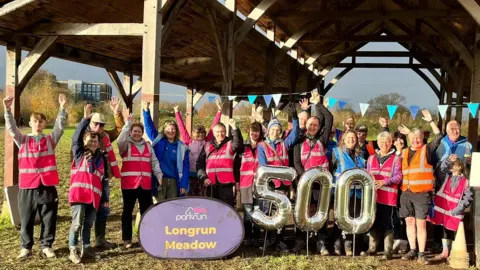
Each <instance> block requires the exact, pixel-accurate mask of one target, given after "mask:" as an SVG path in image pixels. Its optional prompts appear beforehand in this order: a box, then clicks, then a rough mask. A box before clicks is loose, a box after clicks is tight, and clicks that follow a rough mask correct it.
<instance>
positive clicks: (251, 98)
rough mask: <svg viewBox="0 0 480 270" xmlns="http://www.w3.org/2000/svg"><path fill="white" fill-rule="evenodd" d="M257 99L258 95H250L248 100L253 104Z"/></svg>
mask: <svg viewBox="0 0 480 270" xmlns="http://www.w3.org/2000/svg"><path fill="white" fill-rule="evenodd" d="M255 99H257V95H249V96H248V101H249V102H250V104H253V103H254V102H255Z"/></svg>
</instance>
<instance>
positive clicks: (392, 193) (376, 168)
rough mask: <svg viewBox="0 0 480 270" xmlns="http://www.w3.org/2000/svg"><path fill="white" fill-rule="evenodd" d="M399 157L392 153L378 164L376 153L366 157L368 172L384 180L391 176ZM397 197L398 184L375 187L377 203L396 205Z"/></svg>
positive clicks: (377, 178) (376, 178)
mask: <svg viewBox="0 0 480 270" xmlns="http://www.w3.org/2000/svg"><path fill="white" fill-rule="evenodd" d="M399 158H400V157H399V156H397V155H395V154H393V155H391V156H390V157H388V159H387V160H386V161H385V162H384V163H383V166H380V163H379V162H378V159H377V157H376V155H372V156H370V157H369V158H368V165H369V166H368V167H369V172H370V173H371V174H372V175H373V177H374V178H375V180H386V179H388V178H391V177H392V176H393V169H394V166H395V164H396V163H397V162H398V159H399ZM397 199H398V185H395V184H393V185H390V186H382V187H380V188H378V189H377V203H380V204H384V205H389V206H394V207H395V206H397Z"/></svg>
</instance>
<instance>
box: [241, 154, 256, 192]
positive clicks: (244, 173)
mask: <svg viewBox="0 0 480 270" xmlns="http://www.w3.org/2000/svg"><path fill="white" fill-rule="evenodd" d="M257 168H258V158H257V151H255V154H254V153H253V151H252V149H251V148H250V147H248V146H247V147H245V151H244V152H243V156H242V163H241V165H240V187H241V188H247V187H250V186H252V184H253V180H254V179H253V178H254V177H255V171H256V170H257Z"/></svg>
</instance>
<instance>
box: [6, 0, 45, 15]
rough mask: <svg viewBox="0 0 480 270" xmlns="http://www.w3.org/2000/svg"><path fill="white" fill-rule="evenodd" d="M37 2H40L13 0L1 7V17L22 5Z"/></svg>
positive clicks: (34, 0)
mask: <svg viewBox="0 0 480 270" xmlns="http://www.w3.org/2000/svg"><path fill="white" fill-rule="evenodd" d="M35 2H40V1H38V0H15V1H11V2H9V3H6V4H4V5H3V6H2V7H1V8H0V17H2V16H5V15H8V14H10V13H12V12H14V11H16V10H18V9H21V8H22V7H25V6H27V5H30V4H32V3H35Z"/></svg>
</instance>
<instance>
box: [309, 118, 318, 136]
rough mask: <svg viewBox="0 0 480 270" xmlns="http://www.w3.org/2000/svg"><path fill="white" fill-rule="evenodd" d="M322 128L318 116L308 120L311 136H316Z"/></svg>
mask: <svg viewBox="0 0 480 270" xmlns="http://www.w3.org/2000/svg"><path fill="white" fill-rule="evenodd" d="M319 130H320V121H318V118H316V117H310V119H308V121H307V134H308V135H310V136H316V135H317V134H318V131H319Z"/></svg>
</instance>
